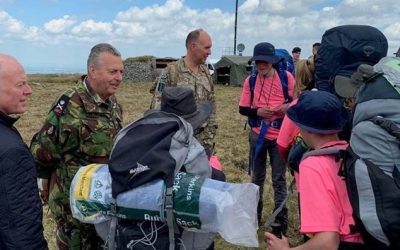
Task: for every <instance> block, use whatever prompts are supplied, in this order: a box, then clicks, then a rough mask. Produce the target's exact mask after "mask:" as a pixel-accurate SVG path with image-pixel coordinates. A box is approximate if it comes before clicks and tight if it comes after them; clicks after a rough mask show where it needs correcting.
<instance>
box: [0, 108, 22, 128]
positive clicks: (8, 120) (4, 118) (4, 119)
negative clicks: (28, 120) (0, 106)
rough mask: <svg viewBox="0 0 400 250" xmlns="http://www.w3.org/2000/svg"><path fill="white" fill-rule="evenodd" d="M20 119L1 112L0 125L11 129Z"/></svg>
mask: <svg viewBox="0 0 400 250" xmlns="http://www.w3.org/2000/svg"><path fill="white" fill-rule="evenodd" d="M18 119H19V117H11V116H9V115H6V114H4V113H3V112H1V111H0V123H2V124H4V125H6V126H7V127H10V128H11V127H12V126H13V125H14V123H15V122H16V121H17V120H18Z"/></svg>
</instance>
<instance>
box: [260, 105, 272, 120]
mask: <svg viewBox="0 0 400 250" xmlns="http://www.w3.org/2000/svg"><path fill="white" fill-rule="evenodd" d="M257 115H258V116H260V117H262V118H265V119H267V120H271V118H272V116H273V115H274V111H273V110H271V109H270V108H269V107H264V108H259V109H257Z"/></svg>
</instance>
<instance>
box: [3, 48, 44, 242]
mask: <svg viewBox="0 0 400 250" xmlns="http://www.w3.org/2000/svg"><path fill="white" fill-rule="evenodd" d="M31 94H32V89H31V87H30V86H29V85H28V82H27V78H26V75H25V71H24V69H23V67H22V66H21V64H19V63H18V62H17V60H15V58H13V57H10V56H7V55H4V54H0V138H1V140H0V218H1V219H0V249H2V250H3V249H35V250H42V249H48V248H47V242H46V240H45V239H44V236H43V226H42V204H41V201H40V198H39V191H38V187H37V181H36V178H37V177H36V167H35V162H34V160H33V157H32V155H31V153H30V151H29V149H28V147H27V146H26V144H25V143H24V142H23V140H22V137H21V135H20V134H19V133H18V131H17V129H16V128H15V127H14V126H13V124H14V122H15V121H17V120H18V118H15V116H10V115H16V114H17V115H18V114H22V113H24V112H25V111H26V109H27V99H28V97H29V96H30V95H31Z"/></svg>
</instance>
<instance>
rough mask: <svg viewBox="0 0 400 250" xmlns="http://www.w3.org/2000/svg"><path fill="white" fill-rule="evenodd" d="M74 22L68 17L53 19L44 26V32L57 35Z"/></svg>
mask: <svg viewBox="0 0 400 250" xmlns="http://www.w3.org/2000/svg"><path fill="white" fill-rule="evenodd" d="M75 23H76V21H75V20H74V19H73V18H72V17H70V16H69V15H65V16H63V17H62V18H58V19H53V20H50V21H48V22H47V23H45V24H44V30H45V31H46V32H49V33H54V34H59V33H62V32H64V31H65V30H67V29H68V28H70V27H71V26H72V25H74V24H75Z"/></svg>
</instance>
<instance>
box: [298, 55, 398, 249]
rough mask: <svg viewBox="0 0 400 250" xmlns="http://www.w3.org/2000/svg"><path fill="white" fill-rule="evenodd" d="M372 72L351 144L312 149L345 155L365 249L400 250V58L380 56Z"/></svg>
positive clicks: (349, 188)
mask: <svg viewBox="0 0 400 250" xmlns="http://www.w3.org/2000/svg"><path fill="white" fill-rule="evenodd" d="M374 70H375V72H377V73H376V74H374V75H372V76H371V77H370V78H369V79H366V80H365V82H364V84H363V85H362V86H361V87H360V89H359V91H358V93H357V95H356V106H355V109H354V114H353V128H352V131H351V138H350V146H349V147H348V148H347V149H346V150H345V151H339V150H338V149H337V150H336V152H335V150H333V151H332V150H331V151H329V152H326V151H322V152H321V151H318V150H316V151H314V152H313V151H311V152H310V153H312V155H323V154H332V155H336V154H337V155H338V157H340V158H343V164H342V169H341V172H340V175H342V176H343V177H344V178H345V180H346V184H347V191H348V194H349V199H350V203H351V205H352V208H353V217H354V220H355V222H356V225H355V227H354V228H353V231H359V232H360V233H361V235H362V237H363V240H364V242H365V245H366V247H367V248H368V249H400V109H399V107H400V58H395V57H393V58H389V57H385V58H382V59H381V60H380V61H379V63H378V64H376V65H375V66H374ZM307 156H309V153H306V154H305V157H307Z"/></svg>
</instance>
